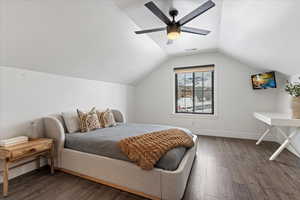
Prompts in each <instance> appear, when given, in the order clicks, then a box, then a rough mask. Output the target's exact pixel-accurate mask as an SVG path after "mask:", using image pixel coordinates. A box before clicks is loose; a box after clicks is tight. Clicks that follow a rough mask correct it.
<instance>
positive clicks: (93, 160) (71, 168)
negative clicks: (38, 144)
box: [44, 110, 197, 200]
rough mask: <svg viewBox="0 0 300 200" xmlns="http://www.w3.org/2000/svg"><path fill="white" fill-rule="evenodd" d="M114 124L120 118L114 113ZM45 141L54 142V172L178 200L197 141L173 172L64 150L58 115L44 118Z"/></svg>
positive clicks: (185, 181)
mask: <svg viewBox="0 0 300 200" xmlns="http://www.w3.org/2000/svg"><path fill="white" fill-rule="evenodd" d="M113 112H114V115H115V118H116V121H117V122H123V121H124V120H123V116H122V114H121V113H120V112H119V111H117V110H114V111H113ZM44 126H45V134H46V137H49V138H53V139H54V140H55V166H56V168H57V169H59V170H61V171H64V172H66V173H70V174H73V175H77V176H80V177H83V178H86V179H89V180H92V181H95V182H99V183H102V184H105V185H109V186H111V187H114V188H118V189H120V190H124V191H127V192H130V193H134V194H137V195H140V196H144V197H146V198H150V199H163V200H179V199H181V198H182V197H183V195H184V191H185V187H186V184H187V181H188V178H189V174H190V171H191V168H192V165H193V161H194V158H195V155H196V148H197V137H196V136H194V138H193V139H194V142H195V145H194V147H192V148H190V149H189V150H188V151H187V152H186V154H185V156H184V157H183V159H182V161H181V163H180V165H179V167H178V169H177V170H175V171H167V170H162V169H158V168H154V169H153V170H150V171H146V170H142V169H140V168H139V167H138V166H136V165H135V164H133V163H130V162H127V161H122V160H117V159H113V158H108V157H104V156H99V155H95V154H89V153H84V152H80V151H75V150H72V149H67V148H64V143H65V133H66V128H65V124H64V121H63V119H62V117H61V115H51V116H48V117H45V118H44Z"/></svg>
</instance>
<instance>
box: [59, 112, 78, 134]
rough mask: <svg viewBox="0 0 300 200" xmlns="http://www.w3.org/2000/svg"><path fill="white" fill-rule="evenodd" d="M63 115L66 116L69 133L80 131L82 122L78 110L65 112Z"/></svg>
mask: <svg viewBox="0 0 300 200" xmlns="http://www.w3.org/2000/svg"><path fill="white" fill-rule="evenodd" d="M62 116H63V118H64V121H65V124H66V127H67V131H68V133H75V132H79V131H80V122H79V118H78V114H77V112H75V111H70V112H63V113H62Z"/></svg>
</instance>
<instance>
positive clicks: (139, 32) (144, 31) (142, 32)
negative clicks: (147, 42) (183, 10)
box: [135, 27, 166, 34]
mask: <svg viewBox="0 0 300 200" xmlns="http://www.w3.org/2000/svg"><path fill="white" fill-rule="evenodd" d="M164 30H166V28H165V27H164V28H153V29H147V30H141V31H135V33H136V34H144V33H152V32H158V31H164Z"/></svg>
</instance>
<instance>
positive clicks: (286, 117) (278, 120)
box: [254, 112, 300, 127]
mask: <svg viewBox="0 0 300 200" xmlns="http://www.w3.org/2000/svg"><path fill="white" fill-rule="evenodd" d="M254 117H255V118H256V119H258V120H260V121H263V122H265V123H266V124H268V125H270V126H288V127H300V119H293V118H292V115H291V114H286V113H266V112H255V113H254Z"/></svg>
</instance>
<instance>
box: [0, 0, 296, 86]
mask: <svg viewBox="0 0 300 200" xmlns="http://www.w3.org/2000/svg"><path fill="white" fill-rule="evenodd" d="M149 1H150V0H149ZM153 1H154V2H155V3H156V4H157V5H158V6H159V7H160V8H161V9H162V10H163V11H164V12H165V13H166V14H167V13H168V11H169V9H170V7H175V8H176V9H178V10H179V16H178V17H177V19H180V18H181V17H182V16H184V15H186V14H187V13H189V12H190V11H192V10H194V9H195V8H196V7H198V6H199V5H201V4H202V3H204V2H205V0H153ZM213 1H214V2H215V3H216V7H214V8H212V9H211V10H209V11H208V12H206V13H205V14H203V15H201V16H199V17H198V18H196V19H195V20H193V21H192V22H190V23H189V24H188V26H191V27H196V28H202V29H208V30H211V31H212V32H211V33H210V34H209V35H208V36H197V35H193V34H185V33H183V34H182V35H181V37H180V38H179V39H178V40H176V41H175V42H174V43H173V44H172V45H167V44H166V40H167V39H166V34H165V33H164V32H158V33H151V34H146V35H136V34H134V31H136V30H140V29H145V28H155V27H161V26H163V24H162V22H160V21H159V20H158V19H157V18H156V17H155V16H154V15H153V14H152V13H151V12H150V11H149V10H148V9H147V8H146V7H144V4H145V3H146V2H148V0H122V1H120V0H88V1H87V0H76V1H72V0H43V1H40V0H0V9H1V11H0V40H1V41H0V47H1V48H0V65H2V66H12V67H19V68H25V69H31V70H37V71H43V72H49V73H55V74H62V75H67V76H75V77H82V78H87V79H95V80H102V81H110V82H119V83H129V84H132V83H135V82H137V81H138V80H139V79H140V78H141V77H143V76H145V74H147V73H149V72H150V71H152V70H153V69H154V68H155V67H157V66H159V64H160V63H161V62H163V61H164V60H165V59H167V57H168V56H174V55H178V54H190V53H197V52H205V51H216V50H218V51H221V52H224V53H225V54H227V55H230V56H232V57H234V58H236V59H238V60H240V61H242V62H244V63H246V64H249V65H251V66H254V67H260V68H262V70H276V71H280V72H282V73H286V74H290V75H293V74H300V56H299V55H298V54H299V53H298V52H299V47H300V39H299V35H300V25H299V24H300V23H299V19H300V12H299V10H300V1H299V0H213ZM190 49H196V51H190Z"/></svg>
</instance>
